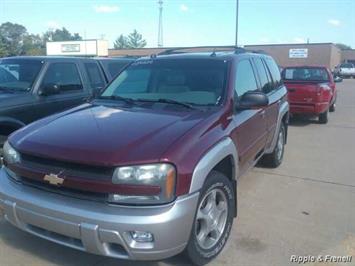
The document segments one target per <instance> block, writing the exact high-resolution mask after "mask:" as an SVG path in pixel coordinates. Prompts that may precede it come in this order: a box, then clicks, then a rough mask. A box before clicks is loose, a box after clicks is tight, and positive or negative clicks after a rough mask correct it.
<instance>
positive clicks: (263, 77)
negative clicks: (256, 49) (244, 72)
mask: <svg viewBox="0 0 355 266" xmlns="http://www.w3.org/2000/svg"><path fill="white" fill-rule="evenodd" d="M254 63H255V66H256V70H257V72H258V74H259V78H260V84H261V90H262V91H263V92H264V93H269V92H270V91H272V84H271V82H270V81H271V79H270V76H268V74H267V72H266V71H267V70H266V69H265V66H264V63H263V61H261V59H260V58H255V59H254Z"/></svg>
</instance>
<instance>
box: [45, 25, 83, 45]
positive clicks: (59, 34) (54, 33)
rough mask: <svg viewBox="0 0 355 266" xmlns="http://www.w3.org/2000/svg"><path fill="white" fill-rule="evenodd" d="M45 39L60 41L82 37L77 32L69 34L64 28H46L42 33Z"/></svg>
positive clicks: (79, 39) (76, 39) (75, 39)
mask: <svg viewBox="0 0 355 266" xmlns="http://www.w3.org/2000/svg"><path fill="white" fill-rule="evenodd" d="M43 39H44V40H45V41H53V42H61V41H81V40H82V39H83V38H82V37H81V36H80V35H79V33H74V34H71V33H70V32H69V31H68V30H67V29H66V28H64V27H63V28H62V29H56V30H48V31H46V32H45V33H44V34H43Z"/></svg>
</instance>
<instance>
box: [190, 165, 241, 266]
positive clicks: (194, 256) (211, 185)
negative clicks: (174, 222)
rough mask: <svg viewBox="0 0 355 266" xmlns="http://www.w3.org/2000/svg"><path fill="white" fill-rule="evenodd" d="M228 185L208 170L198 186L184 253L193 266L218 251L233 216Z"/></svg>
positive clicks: (225, 180) (224, 178)
mask: <svg viewBox="0 0 355 266" xmlns="http://www.w3.org/2000/svg"><path fill="white" fill-rule="evenodd" d="M235 198H236V195H235V193H234V189H233V186H232V182H231V181H230V180H229V179H228V178H227V177H226V176H225V175H224V174H222V173H220V172H217V171H212V172H211V173H210V174H209V175H208V177H207V179H206V181H205V184H204V185H203V187H202V190H201V195H200V199H199V202H198V205H197V210H196V214H195V219H194V223H193V226H192V230H191V235H190V239H189V242H188V244H187V246H186V249H185V251H184V253H185V255H186V256H187V257H188V259H189V260H190V261H191V262H192V263H193V264H194V265H199V266H202V265H205V264H207V263H209V262H210V261H211V260H213V259H214V258H215V257H217V255H218V254H219V253H220V252H221V251H222V249H223V247H224V245H225V244H226V242H227V240H228V237H229V234H230V231H231V228H232V224H233V219H234V213H235V206H236V200H235Z"/></svg>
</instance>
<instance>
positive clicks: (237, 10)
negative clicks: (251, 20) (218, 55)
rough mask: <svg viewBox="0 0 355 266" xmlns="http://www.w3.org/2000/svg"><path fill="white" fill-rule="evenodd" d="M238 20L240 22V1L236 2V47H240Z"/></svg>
mask: <svg viewBox="0 0 355 266" xmlns="http://www.w3.org/2000/svg"><path fill="white" fill-rule="evenodd" d="M238 20H239V0H236V8H235V46H236V47H238Z"/></svg>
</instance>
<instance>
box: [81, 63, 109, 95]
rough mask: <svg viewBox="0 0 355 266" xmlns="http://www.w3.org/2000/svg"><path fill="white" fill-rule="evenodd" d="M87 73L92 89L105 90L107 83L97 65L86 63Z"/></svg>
mask: <svg viewBox="0 0 355 266" xmlns="http://www.w3.org/2000/svg"><path fill="white" fill-rule="evenodd" d="M84 66H85V70H86V73H87V74H88V77H89V81H90V85H91V88H92V89H98V88H103V87H104V86H105V82H104V80H103V78H102V75H101V72H100V69H99V68H98V66H97V64H96V63H84Z"/></svg>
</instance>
